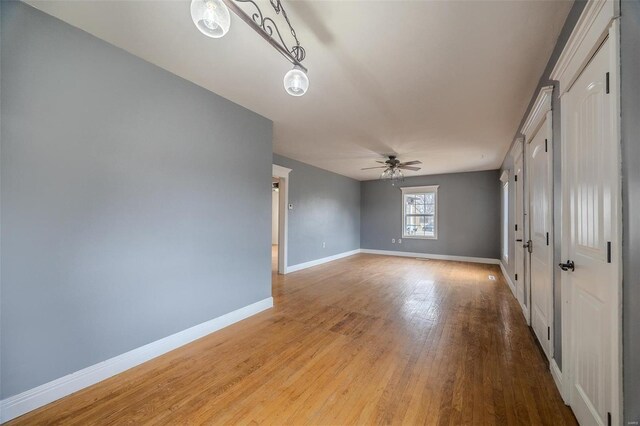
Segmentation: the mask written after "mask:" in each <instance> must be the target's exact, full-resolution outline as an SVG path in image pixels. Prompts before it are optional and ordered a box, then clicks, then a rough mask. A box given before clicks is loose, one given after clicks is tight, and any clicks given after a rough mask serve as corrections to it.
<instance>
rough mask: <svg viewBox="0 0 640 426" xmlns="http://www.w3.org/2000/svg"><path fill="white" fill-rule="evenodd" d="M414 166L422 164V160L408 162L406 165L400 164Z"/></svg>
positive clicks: (402, 164) (403, 164)
mask: <svg viewBox="0 0 640 426" xmlns="http://www.w3.org/2000/svg"><path fill="white" fill-rule="evenodd" d="M414 164H422V161H420V160H413V161H407V162H406V163H400V165H401V166H412V165H414Z"/></svg>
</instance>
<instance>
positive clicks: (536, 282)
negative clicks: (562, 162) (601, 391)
mask: <svg viewBox="0 0 640 426" xmlns="http://www.w3.org/2000/svg"><path fill="white" fill-rule="evenodd" d="M549 133H550V132H549V126H548V123H547V120H544V121H543V122H542V124H541V125H540V128H539V130H538V131H537V132H536V134H535V136H534V137H533V138H532V139H531V140H530V141H529V144H528V147H527V152H528V157H527V160H528V163H527V164H528V166H527V167H528V174H527V176H528V177H529V179H528V182H529V238H530V239H531V241H532V246H533V248H532V251H531V256H530V265H531V280H530V282H531V305H530V306H531V327H532V328H533V331H534V333H535V335H536V337H537V338H538V341H539V342H540V345H541V346H542V349H543V350H544V353H545V354H546V355H547V357H548V358H550V357H551V335H550V330H551V316H552V312H551V303H552V302H551V301H552V284H551V283H552V281H551V277H552V274H553V266H552V256H551V246H550V243H551V241H552V238H551V178H550V171H551V164H550V150H548V146H550V145H549V141H550V140H551V135H550V134H549Z"/></svg>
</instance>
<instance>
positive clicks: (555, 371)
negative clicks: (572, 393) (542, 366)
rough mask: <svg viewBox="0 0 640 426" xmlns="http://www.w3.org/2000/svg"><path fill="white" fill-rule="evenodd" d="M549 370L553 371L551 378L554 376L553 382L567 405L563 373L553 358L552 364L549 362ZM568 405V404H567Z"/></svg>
mask: <svg viewBox="0 0 640 426" xmlns="http://www.w3.org/2000/svg"><path fill="white" fill-rule="evenodd" d="M549 369H550V370H551V376H553V381H554V382H556V386H557V387H558V391H560V396H561V397H562V400H563V401H564V402H565V404H567V402H568V401H567V398H565V397H564V392H563V389H564V388H563V387H562V371H560V368H559V367H558V364H556V360H555V359H553V358H551V362H549ZM567 405H568V404H567Z"/></svg>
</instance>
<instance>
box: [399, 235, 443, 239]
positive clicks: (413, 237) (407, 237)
mask: <svg viewBox="0 0 640 426" xmlns="http://www.w3.org/2000/svg"><path fill="white" fill-rule="evenodd" d="M402 238H404V239H408V240H437V239H438V237H421V236H418V237H416V236H415V235H403V236H402Z"/></svg>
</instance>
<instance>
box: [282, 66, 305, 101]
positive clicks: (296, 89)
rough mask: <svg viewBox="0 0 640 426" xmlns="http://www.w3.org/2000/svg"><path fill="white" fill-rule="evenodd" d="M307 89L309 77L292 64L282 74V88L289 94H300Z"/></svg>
mask: <svg viewBox="0 0 640 426" xmlns="http://www.w3.org/2000/svg"><path fill="white" fill-rule="evenodd" d="M307 89H309V77H307V74H306V73H305V72H304V71H303V70H302V69H301V68H300V67H299V66H297V65H296V66H294V67H293V69H292V70H290V71H289V72H287V73H286V74H285V75H284V90H286V91H287V93H288V94H290V95H291V96H302V95H304V94H305V93H307Z"/></svg>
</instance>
